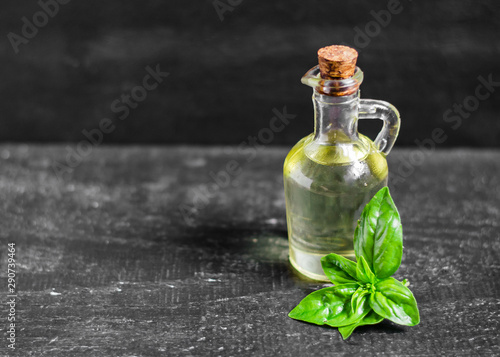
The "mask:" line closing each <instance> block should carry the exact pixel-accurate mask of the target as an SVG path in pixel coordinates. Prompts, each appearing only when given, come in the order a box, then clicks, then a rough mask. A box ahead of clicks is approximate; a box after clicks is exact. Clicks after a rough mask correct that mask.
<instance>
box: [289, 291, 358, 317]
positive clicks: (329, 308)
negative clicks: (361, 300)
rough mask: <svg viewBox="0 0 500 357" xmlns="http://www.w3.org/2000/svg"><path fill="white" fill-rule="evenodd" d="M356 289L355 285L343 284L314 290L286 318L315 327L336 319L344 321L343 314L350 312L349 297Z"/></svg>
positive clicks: (344, 315)
mask: <svg viewBox="0 0 500 357" xmlns="http://www.w3.org/2000/svg"><path fill="white" fill-rule="evenodd" d="M357 288H358V285H357V284H344V285H337V286H333V287H329V288H323V289H320V290H316V291H314V292H312V293H311V294H309V295H307V296H306V297H305V298H304V299H303V300H302V301H301V302H300V303H299V304H298V305H297V306H296V307H295V308H294V309H293V310H292V311H290V313H289V314H288V316H289V317H291V318H292V319H295V320H301V321H306V322H311V323H313V324H317V325H324V324H325V323H327V321H333V320H334V319H336V318H340V319H345V318H346V313H345V312H346V310H347V311H348V312H349V311H350V309H351V297H352V294H354V293H355V292H356V289H357ZM335 321H336V320H335Z"/></svg>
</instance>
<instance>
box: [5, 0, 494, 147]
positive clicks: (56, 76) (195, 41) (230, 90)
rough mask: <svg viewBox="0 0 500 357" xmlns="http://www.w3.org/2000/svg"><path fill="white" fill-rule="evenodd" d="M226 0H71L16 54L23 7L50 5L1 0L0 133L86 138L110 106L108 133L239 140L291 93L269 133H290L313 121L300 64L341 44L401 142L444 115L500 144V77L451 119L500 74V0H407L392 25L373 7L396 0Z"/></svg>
mask: <svg viewBox="0 0 500 357" xmlns="http://www.w3.org/2000/svg"><path fill="white" fill-rule="evenodd" d="M224 3H225V4H231V3H232V4H233V5H234V6H232V5H229V7H230V8H231V10H227V11H225V12H224V13H223V14H222V15H221V16H219V14H218V12H217V10H216V7H215V6H214V5H215V4H217V3H215V2H213V1H160V0H149V1H116V0H108V1H96V0H91V1H76V0H73V1H70V2H69V3H67V4H65V5H60V6H59V10H58V13H57V14H55V16H53V17H50V18H49V20H48V23H47V24H46V25H45V26H43V27H40V28H39V29H38V33H37V34H36V35H35V36H34V37H33V38H32V39H29V42H28V43H26V44H21V45H19V48H18V49H19V52H18V53H17V54H16V53H15V51H14V49H13V46H12V45H11V42H10V40H9V37H8V35H9V33H15V34H18V35H22V27H23V21H22V18H23V17H26V18H27V19H28V20H30V21H33V15H35V14H36V13H37V12H38V11H40V10H41V7H40V5H39V4H38V3H37V2H36V1H18V0H8V1H6V0H4V1H2V11H1V12H0V18H1V21H0V29H1V31H2V32H3V34H4V36H3V40H2V42H1V43H2V50H1V52H0V63H1V66H0V71H1V72H0V78H1V80H0V98H1V100H0V112H1V113H2V115H1V116H0V140H1V141H4V142H6V141H9V142H20V141H23V142H78V141H80V140H84V139H85V137H84V136H83V135H82V131H83V130H91V129H93V128H98V126H99V122H100V120H101V119H102V118H110V119H111V120H113V122H114V123H115V125H116V129H115V130H114V131H113V132H112V133H109V134H106V135H104V137H103V142H104V143H126V144H128V143H151V144H153V143H154V144H156V143H161V144H177V143H182V144H238V143H240V142H242V141H244V140H246V139H247V137H248V136H249V135H256V134H257V133H258V132H259V130H261V129H262V128H266V127H268V126H269V121H270V119H271V118H272V116H273V112H272V109H273V108H277V109H279V110H281V109H282V108H283V107H284V106H286V108H287V111H288V112H289V113H292V114H296V115H297V116H296V118H295V119H294V120H293V122H292V123H291V124H290V125H289V126H287V128H286V130H284V131H282V132H281V133H279V134H277V135H276V136H275V138H274V140H273V141H272V144H285V145H291V144H293V143H295V142H296V141H297V140H298V139H299V138H301V137H303V136H305V135H306V134H308V133H309V132H311V131H312V127H313V117H312V115H313V109H312V103H311V101H310V95H311V89H310V88H309V87H306V86H304V85H302V84H301V83H300V78H301V76H302V75H303V74H304V73H305V72H306V71H307V70H308V69H309V68H311V67H312V66H314V65H315V64H316V63H317V58H316V52H317V50H318V48H320V47H323V46H326V45H330V44H336V43H337V44H338V43H343V44H349V45H351V46H353V47H355V48H357V49H358V50H359V52H360V54H359V60H358V65H359V66H360V67H361V68H362V70H363V71H364V73H365V81H364V83H363V85H362V92H361V93H362V97H364V98H373V99H383V100H386V101H388V102H391V103H392V104H394V105H395V106H396V107H397V108H398V109H399V111H400V112H401V116H402V128H401V132H400V137H399V139H398V141H397V145H398V146H407V145H408V146H410V145H415V140H423V139H426V138H430V137H431V133H432V131H433V130H434V129H435V128H442V129H443V130H444V132H445V133H446V135H447V140H446V141H445V142H444V143H442V144H439V145H440V146H443V147H444V146H483V147H485V146H499V145H500V140H499V139H500V121H499V114H498V113H499V110H500V100H499V99H500V94H499V93H498V92H500V87H498V88H496V90H495V92H494V93H493V94H492V95H491V96H490V97H489V98H488V99H486V100H483V101H480V103H479V107H478V108H477V110H475V111H473V112H472V113H470V115H468V117H467V118H464V119H463V121H462V123H461V125H458V127H457V128H456V129H455V128H454V126H453V124H454V123H447V122H445V121H444V120H443V114H444V113H445V112H446V111H447V110H448V109H453V105H454V104H462V103H463V102H464V100H465V99H466V98H467V97H468V96H471V95H472V96H474V93H475V89H476V87H477V86H478V84H479V83H480V82H479V80H478V77H479V76H482V77H484V78H488V76H489V75H491V76H492V78H493V80H494V81H496V82H500V62H499V59H500V56H499V55H500V40H499V35H500V31H499V30H500V3H499V2H498V1H496V0H489V1H486V0H483V1H472V0H471V1H451V0H446V1H415V0H414V1H409V0H401V1H400V4H401V5H400V7H402V10H401V12H400V13H398V14H395V15H392V16H391V19H390V21H388V24H386V25H385V26H382V25H376V23H375V22H374V21H375V16H374V15H373V12H371V11H375V12H378V13H380V11H385V10H387V7H388V3H389V1H387V0H384V1H379V0H376V1H356V0H354V1H352V0H350V1H324V0H321V1H319V0H318V1H299V0H277V1H269V2H264V1H261V2H256V1H250V0H243V1H241V2H240V1H236V0H232V1H231V2H229V1H228V0H221V1H220V2H219V3H218V4H219V5H220V4H224ZM220 11H222V10H220ZM221 18H222V21H221ZM370 23H371V25H370ZM367 26H368V27H367ZM370 26H371V27H370ZM356 27H357V28H359V29H360V31H363V32H364V33H367V32H368V33H371V34H372V36H371V37H369V38H368V41H367V40H366V38H365V40H364V41H361V40H360V38H359V36H358V37H356V34H357V33H358V32H357V30H356ZM360 41H361V42H360ZM148 65H149V66H151V67H155V66H156V65H159V66H160V68H161V70H162V71H165V72H169V73H170V75H169V76H168V77H167V78H166V79H165V80H164V82H163V83H161V84H160V86H159V87H158V88H157V89H156V90H153V91H151V92H149V93H148V95H147V98H146V100H144V101H143V102H141V103H139V104H138V106H137V108H135V109H133V110H131V112H130V115H129V116H127V117H126V118H125V119H124V120H119V119H118V115H117V114H116V113H113V112H112V111H111V109H110V106H111V103H113V101H115V100H116V99H119V98H120V96H121V95H122V94H126V93H130V91H131V89H132V88H134V87H135V86H137V85H139V84H141V82H142V79H143V77H144V76H145V75H146V71H145V67H146V66H148ZM471 103H472V102H471ZM368 124H370V125H368ZM376 130H378V126H376V125H374V123H362V125H360V131H362V132H367V133H369V134H370V135H373V134H374V133H375V132H376Z"/></svg>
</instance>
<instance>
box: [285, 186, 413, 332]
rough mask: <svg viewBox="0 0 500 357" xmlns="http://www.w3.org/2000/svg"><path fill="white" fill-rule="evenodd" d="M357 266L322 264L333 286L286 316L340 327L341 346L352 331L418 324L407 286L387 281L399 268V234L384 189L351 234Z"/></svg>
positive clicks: (332, 259)
mask: <svg viewBox="0 0 500 357" xmlns="http://www.w3.org/2000/svg"><path fill="white" fill-rule="evenodd" d="M354 252H355V255H356V260H357V262H354V261H352V260H349V259H347V258H344V257H342V256H340V255H337V254H334V253H332V254H329V255H327V256H325V257H323V258H322V259H321V265H322V267H323V271H324V272H325V275H326V276H327V277H328V278H329V279H330V280H331V282H332V283H334V284H335V286H332V287H328V288H324V289H320V290H317V291H315V292H313V293H311V294H309V295H308V296H306V297H305V298H304V299H303V300H302V301H301V302H300V303H299V304H298V305H297V306H296V307H295V308H294V309H293V310H292V311H291V312H290V313H289V314H288V316H289V317H291V318H292V319H296V320H302V321H306V322H311V323H314V324H317V325H329V326H332V327H338V329H339V332H340V333H341V335H342V337H343V338H344V340H345V339H346V338H348V337H349V336H350V335H351V334H352V332H353V331H354V329H355V328H356V327H358V326H363V325H374V324H378V323H379V322H381V321H382V320H383V319H389V320H391V321H393V322H395V323H397V324H400V325H406V326H414V325H417V324H418V323H419V322H420V315H419V312H418V307H417V301H416V300H415V297H414V296H413V294H412V292H411V291H410V289H408V287H407V286H408V282H407V281H406V279H405V280H403V282H400V281H398V280H396V279H394V278H392V277H391V275H393V274H394V273H395V272H396V271H397V270H398V269H399V266H400V265H401V258H402V256H403V231H402V227H401V219H400V217H399V213H398V210H397V208H396V206H395V205H394V202H393V200H392V198H391V195H390V193H389V189H388V188H387V187H384V188H382V189H381V190H380V191H378V192H377V194H376V195H375V196H374V197H373V198H372V199H371V201H370V202H369V203H368V204H367V205H366V206H365V208H364V210H363V213H362V214H361V218H360V220H359V221H358V226H357V228H356V230H355V232H354Z"/></svg>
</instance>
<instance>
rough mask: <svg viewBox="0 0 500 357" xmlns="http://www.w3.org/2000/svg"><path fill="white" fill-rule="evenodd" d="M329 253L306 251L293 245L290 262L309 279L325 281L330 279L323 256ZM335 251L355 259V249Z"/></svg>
mask: <svg viewBox="0 0 500 357" xmlns="http://www.w3.org/2000/svg"><path fill="white" fill-rule="evenodd" d="M329 253H332V252H329ZM329 253H328V252H327V253H313V252H306V251H303V250H300V249H297V248H296V247H294V246H292V245H291V246H290V263H291V264H292V266H293V267H294V268H295V270H297V271H298V272H299V273H300V274H302V275H304V276H306V277H307V278H309V279H312V280H316V281H325V282H326V281H330V280H329V279H328V278H327V277H326V275H325V274H324V272H323V268H322V267H321V258H323V257H324V256H325V255H328V254H329ZM334 253H336V254H338V255H342V256H343V257H346V258H348V259H351V260H354V259H355V255H354V250H349V251H343V252H334Z"/></svg>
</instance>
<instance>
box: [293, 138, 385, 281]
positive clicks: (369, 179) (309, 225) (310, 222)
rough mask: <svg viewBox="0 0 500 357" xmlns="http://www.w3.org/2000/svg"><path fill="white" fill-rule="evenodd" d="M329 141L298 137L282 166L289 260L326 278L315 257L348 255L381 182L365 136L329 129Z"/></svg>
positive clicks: (381, 170)
mask: <svg viewBox="0 0 500 357" xmlns="http://www.w3.org/2000/svg"><path fill="white" fill-rule="evenodd" d="M331 135H332V136H336V137H334V138H331V139H332V140H331V141H330V142H335V145H332V144H325V143H318V142H316V141H315V140H313V134H311V135H309V136H307V137H305V138H304V139H302V140H301V141H299V142H298V143H297V144H296V145H295V146H294V147H293V148H292V150H291V151H290V153H289V154H288V156H287V158H286V160H285V165H284V184H285V198H286V209H287V225H288V235H289V246H290V262H291V263H292V265H293V266H294V267H295V268H296V269H297V270H298V271H299V272H301V273H302V274H304V275H306V276H308V277H310V278H312V279H315V280H326V281H327V280H328V279H327V278H326V276H325V275H324V274H323V270H322V268H321V263H320V259H321V257H323V256H325V255H326V254H329V253H337V254H340V255H343V256H345V257H347V258H351V259H353V258H354V250H353V235H354V229H355V228H356V224H357V220H358V219H359V217H360V215H361V212H362V210H363V208H364V206H365V204H366V203H368V201H370V199H371V198H372V197H373V196H374V195H375V193H377V191H378V190H379V189H380V188H382V187H384V186H386V185H387V174H388V170H387V162H386V159H385V157H384V156H383V154H381V153H380V152H379V151H378V150H377V149H376V148H375V147H374V144H373V143H372V141H371V140H370V139H368V138H367V137H365V136H363V135H361V134H359V140H356V141H354V142H353V141H352V140H349V139H348V138H345V140H343V139H344V137H343V134H342V133H341V132H332V133H331Z"/></svg>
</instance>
